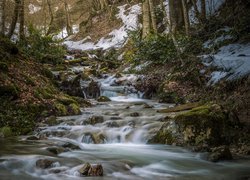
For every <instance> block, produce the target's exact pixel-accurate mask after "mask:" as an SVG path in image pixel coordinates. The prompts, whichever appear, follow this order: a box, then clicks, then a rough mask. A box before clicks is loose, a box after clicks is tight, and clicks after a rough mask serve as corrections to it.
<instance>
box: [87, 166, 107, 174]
mask: <svg viewBox="0 0 250 180" xmlns="http://www.w3.org/2000/svg"><path fill="white" fill-rule="evenodd" d="M88 176H103V167H102V165H101V164H95V165H92V166H91V168H90V169H89V171H88Z"/></svg>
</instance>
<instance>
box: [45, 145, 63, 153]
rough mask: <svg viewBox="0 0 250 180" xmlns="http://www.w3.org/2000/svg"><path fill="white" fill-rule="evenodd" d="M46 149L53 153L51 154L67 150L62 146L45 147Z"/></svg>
mask: <svg viewBox="0 0 250 180" xmlns="http://www.w3.org/2000/svg"><path fill="white" fill-rule="evenodd" d="M46 150H47V151H49V152H51V153H53V154H60V153H62V152H66V151H67V150H66V149H64V148H62V147H48V148H46Z"/></svg>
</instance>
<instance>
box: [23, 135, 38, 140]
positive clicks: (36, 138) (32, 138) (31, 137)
mask: <svg viewBox="0 0 250 180" xmlns="http://www.w3.org/2000/svg"><path fill="white" fill-rule="evenodd" d="M26 140H29V141H37V140H39V137H37V136H29V137H27V138H26Z"/></svg>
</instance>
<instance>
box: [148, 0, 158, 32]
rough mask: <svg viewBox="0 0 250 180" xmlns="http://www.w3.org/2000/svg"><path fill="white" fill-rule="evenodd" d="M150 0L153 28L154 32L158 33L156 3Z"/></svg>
mask: <svg viewBox="0 0 250 180" xmlns="http://www.w3.org/2000/svg"><path fill="white" fill-rule="evenodd" d="M148 2H149V9H150V15H151V23H152V28H153V31H154V33H157V23H156V15H155V9H154V4H153V1H152V0H148Z"/></svg>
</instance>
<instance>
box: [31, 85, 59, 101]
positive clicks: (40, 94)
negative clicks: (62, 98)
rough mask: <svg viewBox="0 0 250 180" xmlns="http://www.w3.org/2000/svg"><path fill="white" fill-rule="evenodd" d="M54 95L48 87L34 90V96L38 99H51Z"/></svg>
mask: <svg viewBox="0 0 250 180" xmlns="http://www.w3.org/2000/svg"><path fill="white" fill-rule="evenodd" d="M54 93H55V92H53V90H51V89H50V88H49V87H46V88H37V89H36V90H34V96H35V97H36V98H39V99H52V98H54Z"/></svg>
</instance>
